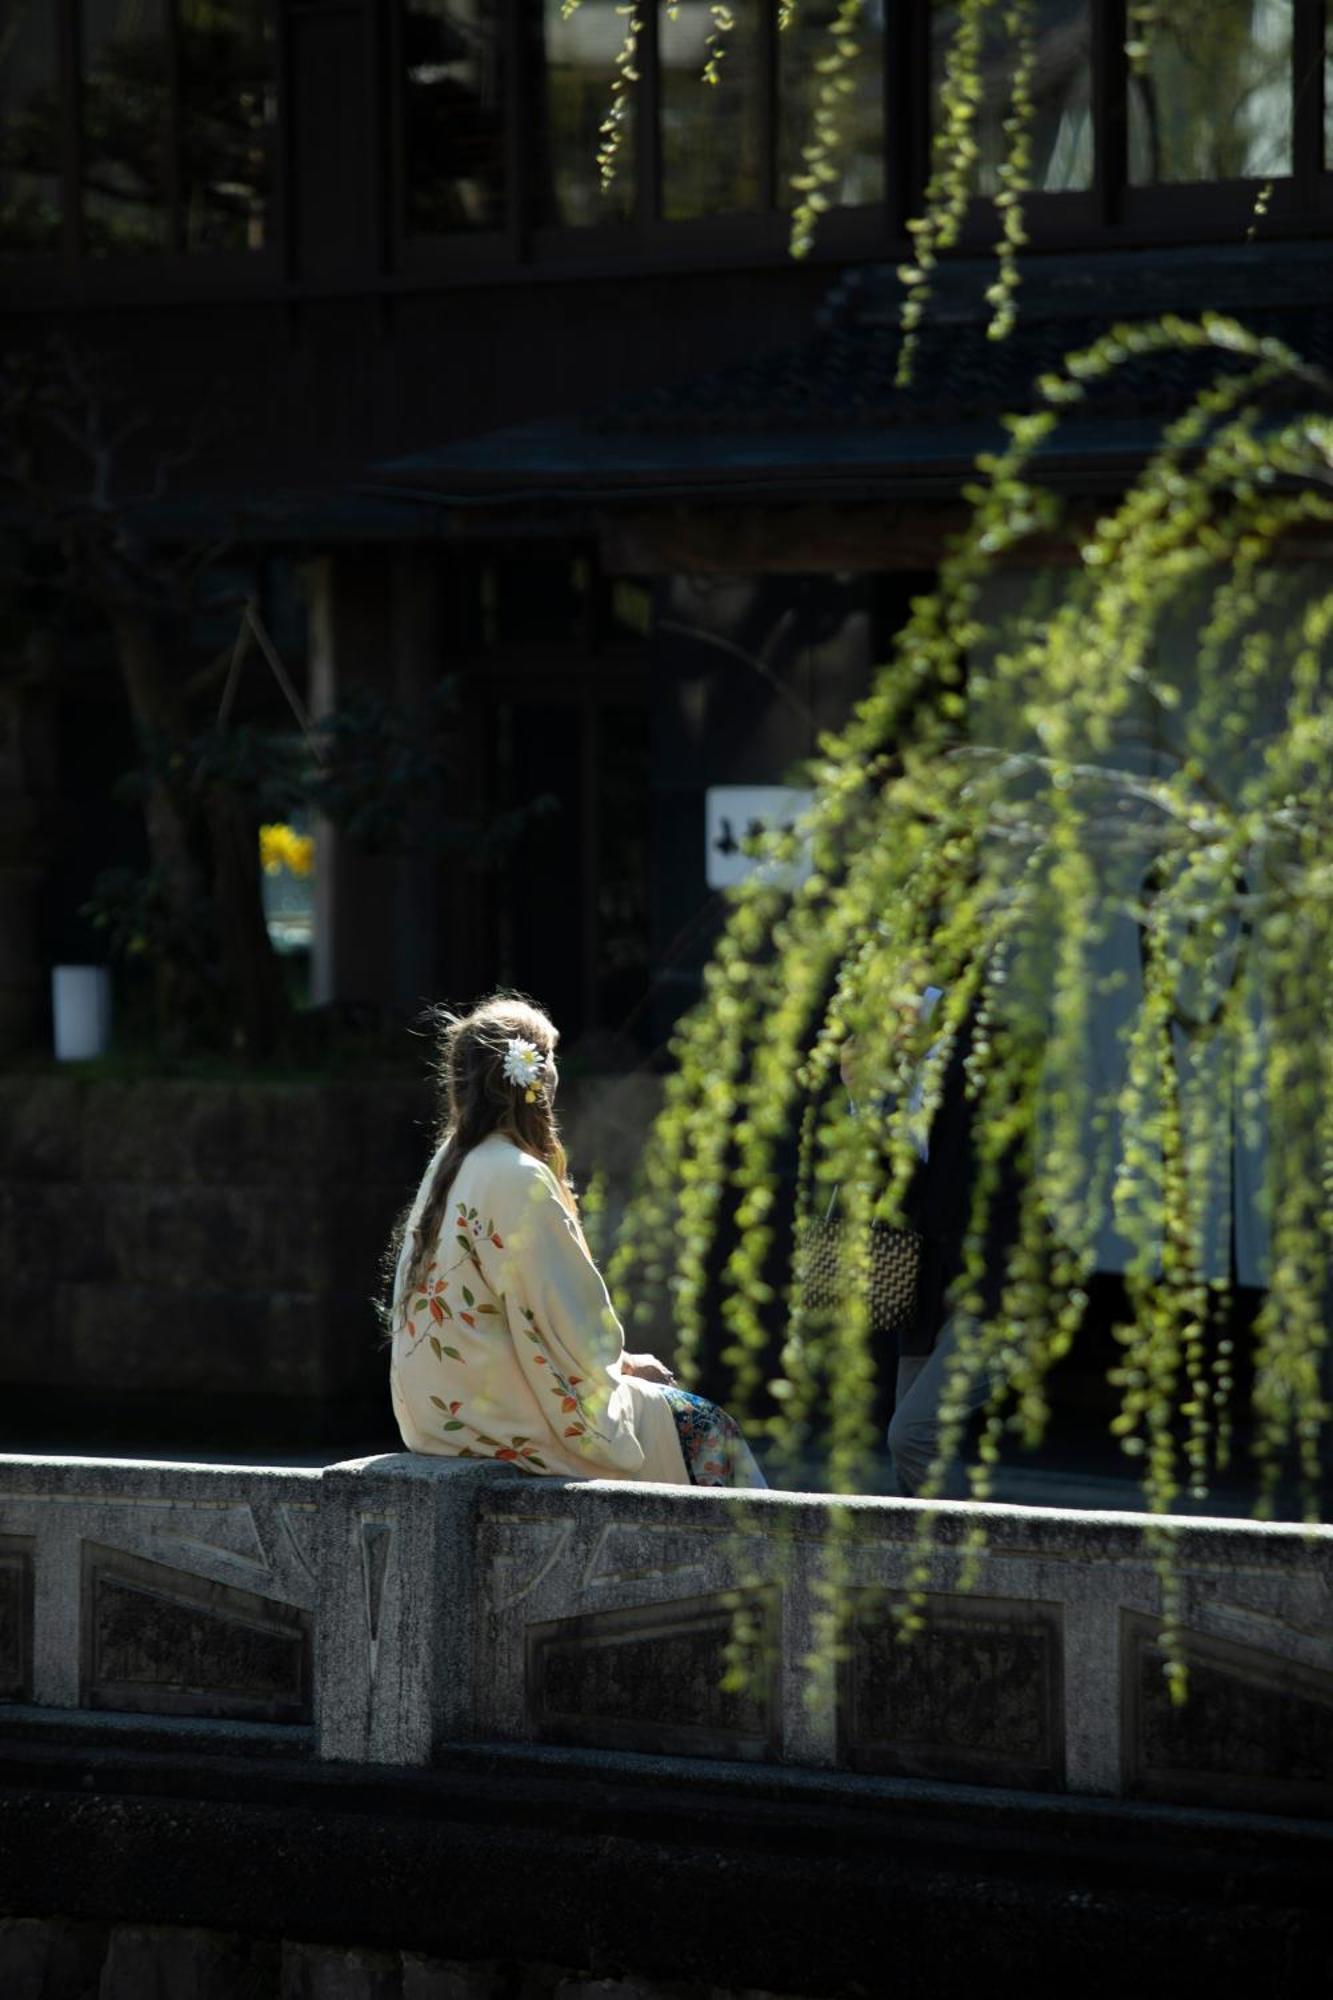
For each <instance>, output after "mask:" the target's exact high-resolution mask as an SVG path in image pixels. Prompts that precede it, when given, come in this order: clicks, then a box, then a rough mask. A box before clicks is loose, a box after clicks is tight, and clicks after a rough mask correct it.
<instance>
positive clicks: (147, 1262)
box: [0, 1076, 431, 1441]
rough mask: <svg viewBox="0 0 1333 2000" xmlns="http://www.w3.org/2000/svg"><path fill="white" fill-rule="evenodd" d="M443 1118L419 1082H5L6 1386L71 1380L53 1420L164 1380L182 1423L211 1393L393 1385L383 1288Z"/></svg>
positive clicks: (1, 1206) (0, 1198)
mask: <svg viewBox="0 0 1333 2000" xmlns="http://www.w3.org/2000/svg"><path fill="white" fill-rule="evenodd" d="M430 1116H431V1104H430V1098H429V1094H428V1092H427V1091H426V1089H425V1088H424V1086H420V1085H416V1084H414V1083H412V1082H410V1081H382V1082H365V1083H355V1084H350V1083H328V1084H325V1083H290V1084H278V1083H253V1082H238V1083H232V1082H207V1083H204V1082H182V1081H170V1080H162V1081H136V1082H133V1083H112V1082H103V1081H90V1080H85V1079H75V1078H66V1077H63V1076H15V1077H8V1078H4V1079H0V1385H2V1386H3V1388H4V1389H5V1390H6V1391H8V1392H11V1395H13V1394H17V1393H19V1392H22V1396H24V1397H26V1398H28V1399H32V1398H39V1397H41V1396H43V1395H44V1396H47V1397H51V1398H54V1399H55V1401H54V1402H53V1404H52V1407H51V1413H50V1416H48V1418H47V1420H46V1428H47V1429H48V1430H49V1429H50V1428H51V1422H52V1420H55V1421H57V1422H58V1421H59V1413H60V1405H61V1403H62V1402H65V1401H68V1402H69V1403H70V1404H71V1405H72V1404H73V1403H74V1402H75V1401H76V1400H78V1399H98V1398H101V1399H106V1401H107V1406H108V1407H111V1406H112V1405H114V1406H116V1407H119V1406H120V1405H122V1404H123V1403H126V1402H127V1401H128V1402H133V1400H134V1399H152V1398H169V1399H170V1400H171V1405H172V1410H173V1422H174V1421H175V1418H176V1416H178V1417H179V1421H180V1424H181V1427H182V1429H181V1435H182V1440H183V1441H184V1440H185V1439H186V1438H188V1436H189V1435H190V1434H191V1429H192V1426H193V1427H194V1428H197V1426H198V1422H199V1420H200V1419H201V1417H202V1416H203V1414H204V1410H203V1408H202V1407H201V1405H202V1403H204V1402H206V1401H207V1399H210V1398H219V1397H220V1398H227V1399H236V1400H237V1401H238V1402H239V1403H241V1404H245V1403H254V1404H258V1403H260V1402H265V1401H268V1402H273V1401H277V1402H279V1403H282V1402H286V1403H287V1404H289V1405H291V1406H292V1407H293V1408H295V1407H296V1406H298V1405H300V1406H307V1405H309V1404H311V1403H320V1402H328V1401H332V1400H335V1399H348V1398H361V1399H365V1400H366V1401H367V1402H368V1403H379V1402H382V1401H384V1400H385V1390H384V1381H385V1360H384V1354H383V1350H382V1347H381V1346H380V1337H379V1329H378V1326H377V1322H376V1318H375V1313H374V1309H373V1303H372V1301H373V1297H374V1295H375V1292H376V1289H377V1286H378V1282H379V1270H380V1260H381V1257H382V1255H383V1251H384V1247H385V1244H386V1242H387V1239H388V1235H389V1231H390V1228H391V1225H392V1223H393V1220H394V1218H395V1216H396V1215H397V1214H398V1212H399V1211H400V1209H401V1208H402V1206H403V1204H404V1203H405V1201H406V1200H407V1199H408V1198H409V1197H410V1195H411V1192H412V1190H413V1188H414V1187H415V1186H416V1182H417V1177H418V1175H419V1173H420V1171H421V1167H422V1164H423V1162H424V1159H425V1157H426V1153H427V1147H428V1128H429V1123H430ZM386 1423H387V1410H386ZM386 1434H387V1433H386Z"/></svg>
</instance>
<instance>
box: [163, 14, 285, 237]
mask: <svg viewBox="0 0 1333 2000" xmlns="http://www.w3.org/2000/svg"><path fill="white" fill-rule="evenodd" d="M270 11H271V10H270V6H269V4H268V0H180V16H179V20H180V31H179V32H180V44H179V46H180V184H181V200H182V204H183V208H184V217H183V221H184V229H183V235H184V242H185V247H186V249H187V250H262V248H263V247H264V243H265V241H266V239H267V236H268V226H269V225H268V210H269V199H270V193H271V188H272V172H273V123H274V117H275V113H276V106H277V91H276V82H275V77H274V67H273V34H272V28H271V25H270V21H269V18H268V17H269V14H270Z"/></svg>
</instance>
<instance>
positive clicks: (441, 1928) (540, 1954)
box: [0, 1739, 1333, 2000]
mask: <svg viewBox="0 0 1333 2000" xmlns="http://www.w3.org/2000/svg"><path fill="white" fill-rule="evenodd" d="M1331 1838H1333V1835H1330V1832H1329V1830H1328V1829H1327V1828H1319V1827H1316V1826H1314V1825H1313V1824H1312V1823H1310V1822H1308V1821H1288V1822H1286V1823H1282V1822H1279V1821H1274V1820H1270V1819H1265V1818H1264V1817H1263V1816H1262V1815H1256V1814H1250V1813H1244V1814H1231V1815H1227V1814H1215V1813H1214V1814H1210V1813H1205V1812H1202V1811H1188V1810H1181V1809H1178V1808H1174V1809H1167V1808H1161V1807H1155V1806H1148V1805H1142V1804H1136V1805H1128V1804H1125V1803H1123V1802H1119V1801H1111V1800H1073V1799H1054V1798H1051V1799H1037V1798H1034V1797H1032V1796H1030V1795H1026V1796H1025V1795H1023V1794H1020V1793H1015V1792H1003V1791H996V1790H991V1791H987V1792H982V1791H979V1790H977V1789H974V1788H971V1787H966V1786H942V1785H938V1784H928V1783H921V1782H917V1781H911V1780H903V1779H896V1780H891V1779H874V1778H862V1779H860V1780H855V1779H853V1780H848V1779H847V1778H846V1777H843V1776H840V1777H837V1778H833V1777H829V1778H825V1777H822V1776H820V1775H818V1774H815V1773H810V1772H804V1773H794V1772H788V1773H776V1772H765V1771H760V1770H758V1769H754V1768H753V1767H752V1768H751V1770H750V1772H748V1773H745V1772H742V1771H740V1770H739V1769H738V1768H737V1767H735V1766H726V1765H722V1764H710V1763H707V1762H703V1763H695V1764H694V1765H693V1766H692V1767H691V1768H689V1770H688V1771H683V1770H682V1768H681V1766H680V1765H679V1764H676V1765H675V1766H674V1767H673V1766H672V1765H671V1764H670V1763H669V1762H667V1761H666V1760H662V1759H656V1758H649V1757H642V1756H640V1757H630V1756H621V1757H610V1756H607V1755H602V1756H600V1757H597V1758H593V1759H586V1760H581V1759H580V1757H579V1753H577V1752H573V1751H565V1752H546V1753H544V1755H543V1756H541V1757H530V1758H526V1759H525V1758H523V1757H521V1756H515V1755H514V1754H512V1753H511V1754H510V1755H508V1756H505V1755H503V1754H496V1753H495V1752H494V1751H493V1750H490V1749H488V1748H487V1747H485V1746H478V1747H477V1748H476V1749H475V1750H473V1751H471V1752H470V1753H469V1752H466V1751H462V1750H455V1752H454V1754H453V1756H452V1757H451V1759H450V1761H449V1764H448V1765H447V1766H445V1767H443V1768H441V1769H440V1770H438V1771H435V1772H432V1773H422V1772H410V1773H399V1774H393V1773H390V1772H388V1771H386V1770H384V1769H379V1770H376V1769H373V1768H367V1767H364V1766H362V1767H340V1766H336V1765H332V1766H331V1765H323V1766H313V1765H309V1764H302V1763H301V1762H300V1761H299V1760H293V1759H288V1760H285V1761H284V1762H283V1763H281V1764H279V1763H276V1762H274V1761H273V1760H272V1759H267V1760H266V1759H263V1758H261V1757H258V1756H255V1755H253V1754H247V1746H246V1745H245V1744H244V1743H243V1742H241V1741H239V1740H238V1742H237V1743H236V1744H235V1745H234V1746H233V1747H231V1748H230V1749H229V1750H228V1751H227V1752H226V1753H224V1754H222V1755H220V1756H219V1755H216V1754H213V1755H202V1754H198V1753H192V1752H191V1751H190V1750H189V1749H188V1748H187V1747H185V1746H184V1745H183V1744H178V1745H175V1746H173V1747H172V1749H171V1750H169V1751H167V1752H166V1753H165V1754H164V1753H163V1749H162V1748H161V1747H158V1748H157V1749H155V1750H154V1751H152V1752H149V1753H145V1752H140V1751H135V1750H134V1749H133V1748H131V1747H130V1746H128V1745H122V1746H120V1747H116V1748H92V1747H89V1746H86V1745H84V1746H80V1745H78V1744H77V1743H75V1742H73V1741H72V1740H71V1742H70V1743H69V1744H68V1745H65V1746H63V1747H62V1746H60V1745H58V1744H55V1743H52V1744H49V1745H47V1746H45V1747H42V1746H40V1745H37V1744H33V1743H28V1744H26V1745H20V1744H18V1743H17V1742H16V1741H14V1740H13V1739H10V1740H7V1741H5V1742H3V1743H0V1919H3V1918H5V1917H8V1918H9V1919H10V1922H9V1923H8V1924H7V1925H6V1924H3V1923H0V1992H4V1993H5V1994H6V1995H7V1996H8V1994H10V1993H11V1992H13V1993H23V1994H32V1995H33V1996H34V2000H56V1996H60V2000H65V1996H67V1995H68V1996H73V1995H76V1994H77V1995H79V1996H81V2000H82V1996H84V1995H86V1994H90V1993H100V1996H101V2000H139V1995H140V1994H143V1995H151V1994H154V1993H162V1994H170V1995H171V1996H172V2000H194V1996H195V1995H196V1994H198V1995H204V1994H207V1995H208V1996H209V2000H239V1996H241V1995H245V1996H246V2000H259V1996H263V2000H268V1996H273V2000H279V1996H281V2000H335V1996H336V2000H437V1996H438V2000H740V1995H742V1994H748V1995H749V1996H751V2000H765V1996H767V1995H776V1994H784V1995H793V1996H795V1995H802V1996H809V2000H821V1996H822V1997H823V2000H835V1996H836V2000H851V1997H852V1996H863V2000H869V1996H878V1995H880V1994H888V1993H892V1994H894V1995H895V1996H899V2000H977V1996H978V1995H981V1994H987V1995H988V1994H1001V1993H1009V1992H1011V1991H1016V1992H1023V1993H1028V1994H1031V1995H1034V1996H1035V1995H1045V1994H1050V1993H1061V1992H1069V1993H1077V1994H1078V1995H1079V1996H1080V2000H1124V1996H1125V1995H1126V1993H1136V1994H1141V1995H1144V1996H1148V1995H1157V1994H1178V1993H1194V1992H1201V1993H1205V1994H1207V1995H1208V2000H1226V1996H1231V1995H1236V1996H1237V2000H1242V1996H1243V2000H1253V1996H1254V1995H1255V1994H1264V1995H1267V1994H1275V1995H1276V1994H1282V1995H1286V1994H1306V1993H1309V1994H1316V1993H1320V1994H1322V1993H1324V1992H1326V1991H1328V1988H1329V1977H1330V1973H1333V1956H1331V1954H1333V1945H1331V1944H1330V1938H1329V1932H1328V1925H1327V1914H1326V1913H1327V1883H1328V1862H1329V1858H1330V1856H1329V1843H1330V1839H1331ZM15 1919H18V1920H19V1921H14V1920H15ZM34 1919H44V1920H45V1921H44V1922H34V1921H33V1920H34ZM23 1920H27V1921H26V1922H25V1921H23ZM294 1941H295V1942H294ZM44 1953H45V1954H47V1955H48V1957H49V1960H50V1962H51V1963H52V1966H53V1967H55V1965H56V1962H57V1955H59V1962H60V1963H61V1964H63V1965H64V1966H65V1967H66V1969H67V1976H66V1983H64V1984H60V1983H57V1980H56V1978H55V1974H54V1970H53V1972H52V1973H51V1974H46V1973H44V1972H43V1971H42V1966H43V1962H44V1961H43V1956H42V1955H43V1954H44ZM90 1966H91V1968H92V1977H91V1978H89V1977H88V1973H87V1969H88V1968H89V1967H90ZM192 1967H193V1968H194V1970H191V1968H192ZM159 1968H161V1970H160V1972H159ZM20 1973H26V1974H27V1976H28V1983H27V1984H24V1985H20V1983H19V1975H20ZM80 1973H82V1975H83V1977H84V1982H85V1983H84V1984H83V1985H82V1986H80V1985H79V1984H77V1983H76V1979H77V1976H79V1974H80ZM42 1978H45V1980H46V1983H45V1984H43V1983H40V1981H41V1979H42ZM99 1978H100V1985H99V1984H98V1983H97V1981H98V1979H99ZM246 1978H248V1979H249V1980H250V1982H251V1983H250V1984H249V1985H248V1986H247V1985H246V1984H245V1983H244V1980H245V1979H246ZM135 1980H138V1981H139V1982H140V1983H139V1984H138V1985H136V1984H134V1983H133V1982H134V1981H135ZM192 1980H193V1981H194V1982H195V1983H191V1981H192Z"/></svg>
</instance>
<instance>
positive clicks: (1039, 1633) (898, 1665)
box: [838, 1590, 1064, 1791]
mask: <svg viewBox="0 0 1333 2000" xmlns="http://www.w3.org/2000/svg"><path fill="white" fill-rule="evenodd" d="M898 1595H899V1594H898V1593H897V1592H893V1591H887V1590H860V1591H856V1592H854V1593H853V1598H854V1603H853V1609H852V1612H851V1630H850V1633H849V1642H850V1643H849V1647H848V1655H847V1658H846V1660H845V1661H844V1663H843V1667H842V1674H841V1683H842V1685H841V1697H840V1703H839V1731H838V1734H839V1762H840V1763H841V1764H843V1765H844V1766H845V1767H847V1768H849V1769H851V1770H854V1771H875V1772H883V1773H889V1772H892V1773H897V1774H900V1775H903V1776H908V1777H920V1778H946V1779H952V1780H954V1781H956V1782H958V1783H964V1784H979V1785H1021V1786H1023V1787H1024V1788H1026V1789H1030V1790H1033V1791H1058V1790H1060V1789H1062V1787H1063V1785H1064V1691H1063V1678H1064V1677H1063V1613H1062V1608H1061V1606H1060V1605H1058V1604H1043V1603H1040V1602H1034V1601H1032V1600H1029V1599H1020V1598H1012V1599H1011V1598H996V1597H972V1596H957V1597H952V1596H935V1597H930V1598H928V1599H927V1602H926V1609H925V1629H924V1630H923V1631H921V1632H918V1633H917V1634H916V1635H915V1637H914V1638H913V1639H912V1640H911V1641H910V1643H908V1644H900V1643H899V1640H898V1627H897V1624H896V1623H895V1621H894V1618H893V1616H892V1606H893V1604H894V1602H895V1601H897V1599H898Z"/></svg>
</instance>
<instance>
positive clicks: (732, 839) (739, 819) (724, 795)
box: [704, 785, 814, 889]
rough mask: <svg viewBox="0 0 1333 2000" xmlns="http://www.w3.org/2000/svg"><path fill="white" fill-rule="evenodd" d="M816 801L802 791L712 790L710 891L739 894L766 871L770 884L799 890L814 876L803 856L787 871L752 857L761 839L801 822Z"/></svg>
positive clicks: (707, 815)
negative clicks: (755, 840)
mask: <svg viewBox="0 0 1333 2000" xmlns="http://www.w3.org/2000/svg"><path fill="white" fill-rule="evenodd" d="M813 798H814V793H813V792H806V791H802V790H800V789H799V787H798V786H796V785H711V786H710V787H709V789H708V790H707V791H706V792H705V793H704V841H705V851H706V855H707V864H706V874H707V879H708V886H709V888H710V889H734V888H735V887H736V884H737V883H738V882H744V881H745V880H746V878H747V877H748V876H751V875H753V874H754V873H755V872H756V871H757V870H758V869H759V868H761V867H762V869H763V871H764V875H765V878H766V879H767V880H768V881H771V882H778V883H781V884H783V885H784V886H786V887H789V888H794V887H795V885H796V884H797V883H798V882H803V881H804V880H805V878H806V876H807V875H808V874H809V873H810V857H809V855H808V853H804V852H802V853H801V854H799V855H798V856H797V858H796V860H795V861H793V862H791V863H789V864H788V865H787V866H785V867H781V866H779V864H778V863H776V862H773V861H766V862H761V861H760V860H759V859H758V857H757V856H755V855H754V854H752V853H749V852H747V847H748V844H749V842H750V841H751V840H752V839H753V838H754V837H755V836H757V835H762V834H765V833H776V832H778V831H779V830H780V829H781V828H783V827H789V826H791V825H793V824H794V822H795V821H796V820H798V819H799V818H800V816H801V814H802V813H803V812H804V811H805V810H806V808H807V807H808V806H809V804H810V802H811V800H812V799H813Z"/></svg>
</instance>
